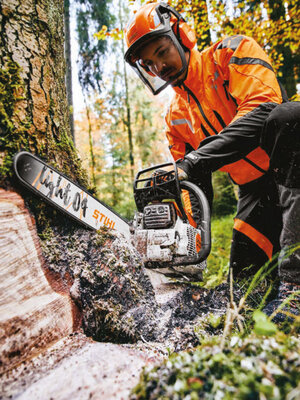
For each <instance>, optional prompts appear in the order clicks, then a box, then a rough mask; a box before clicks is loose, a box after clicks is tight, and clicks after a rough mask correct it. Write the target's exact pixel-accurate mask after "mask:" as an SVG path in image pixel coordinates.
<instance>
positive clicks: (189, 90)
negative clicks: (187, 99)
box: [183, 83, 219, 135]
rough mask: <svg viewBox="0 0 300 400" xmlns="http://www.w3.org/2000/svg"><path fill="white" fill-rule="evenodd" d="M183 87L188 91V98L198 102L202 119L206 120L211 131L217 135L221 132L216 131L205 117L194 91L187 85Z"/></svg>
mask: <svg viewBox="0 0 300 400" xmlns="http://www.w3.org/2000/svg"><path fill="white" fill-rule="evenodd" d="M183 87H184V89H185V90H186V92H187V94H188V96H191V97H192V98H193V99H194V101H195V102H196V104H197V106H198V108H199V110H200V113H201V115H202V117H203V118H204V121H205V122H206V123H207V125H208V126H209V127H210V128H211V130H212V131H213V132H214V133H215V134H216V135H217V134H218V133H219V132H218V131H217V130H216V128H215V127H214V126H213V125H212V124H211V123H210V121H209V120H208V118H207V116H206V115H205V113H204V111H203V108H202V106H201V104H200V101H199V100H198V99H197V97H196V95H195V94H194V92H192V90H191V89H190V88H188V87H187V86H186V84H185V83H183Z"/></svg>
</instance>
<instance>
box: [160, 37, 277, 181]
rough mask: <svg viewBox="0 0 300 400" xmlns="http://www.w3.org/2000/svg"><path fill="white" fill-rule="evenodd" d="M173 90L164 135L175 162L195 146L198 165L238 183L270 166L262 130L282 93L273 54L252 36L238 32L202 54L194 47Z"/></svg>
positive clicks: (190, 158) (194, 154)
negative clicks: (262, 143)
mask: <svg viewBox="0 0 300 400" xmlns="http://www.w3.org/2000/svg"><path fill="white" fill-rule="evenodd" d="M174 90H175V92H176V95H175V97H174V99H173V101H172V103H171V106H170V109H169V112H168V114H167V116H166V123H167V131H166V135H167V138H168V140H169V144H170V150H171V153H172V155H173V157H174V159H175V160H178V159H180V158H184V156H185V155H186V154H187V153H188V152H190V151H191V150H192V153H190V156H189V158H188V159H189V161H191V162H192V163H193V164H194V165H197V166H198V167H199V168H202V169H203V170H211V171H214V170H216V169H221V170H222V171H226V172H228V173H229V175H230V177H231V178H232V180H233V181H234V182H235V183H237V184H239V185H242V184H245V183H248V182H250V181H252V180H255V179H257V178H259V177H261V176H262V175H263V174H264V173H265V172H266V171H267V170H268V168H269V157H268V155H267V153H266V152H265V151H264V150H263V149H262V148H260V147H259V139H260V132H261V129H262V127H263V124H264V120H265V119H266V117H267V116H268V114H269V112H270V111H271V110H272V109H273V108H274V107H276V105H278V104H280V103H282V94H281V89H280V86H279V83H278V81H277V78H276V76H275V73H274V71H273V69H272V67H271V64H270V60H269V58H268V57H267V55H266V53H265V52H264V51H263V49H262V48H261V47H260V46H259V45H258V44H257V43H256V42H255V41H254V40H253V39H251V38H248V37H245V36H234V37H230V38H226V39H224V40H222V41H220V42H218V43H216V44H214V45H213V46H211V47H209V48H208V49H206V50H204V51H203V52H201V53H200V52H198V51H197V50H192V51H191V54H190V60H189V66H188V74H187V78H186V79H185V81H184V82H183V83H182V84H181V86H180V87H174ZM199 146H200V147H199ZM193 150H194V151H193Z"/></svg>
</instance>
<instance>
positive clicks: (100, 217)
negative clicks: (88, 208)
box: [93, 210, 115, 229]
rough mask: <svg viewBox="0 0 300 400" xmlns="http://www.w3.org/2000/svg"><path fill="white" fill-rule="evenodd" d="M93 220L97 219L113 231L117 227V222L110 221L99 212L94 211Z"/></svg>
mask: <svg viewBox="0 0 300 400" xmlns="http://www.w3.org/2000/svg"><path fill="white" fill-rule="evenodd" d="M93 218H95V219H96V220H99V222H102V224H103V225H105V226H108V227H109V228H111V229H114V227H115V222H114V221H112V220H110V219H109V218H108V217H106V216H105V215H104V214H103V213H102V212H100V211H99V210H95V211H94V214H93Z"/></svg>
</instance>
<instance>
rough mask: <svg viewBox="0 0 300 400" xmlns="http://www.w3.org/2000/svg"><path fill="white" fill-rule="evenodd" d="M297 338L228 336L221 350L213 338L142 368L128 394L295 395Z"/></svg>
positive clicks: (271, 399)
mask: <svg viewBox="0 0 300 400" xmlns="http://www.w3.org/2000/svg"><path fill="white" fill-rule="evenodd" d="M299 350H300V340H299V339H296V338H291V337H290V338H289V337H286V336H284V335H277V336H276V337H274V338H265V337H257V336H255V335H252V336H250V337H248V338H246V339H240V338H238V337H232V339H231V340H230V341H228V342H227V343H226V345H225V347H224V349H223V351H222V350H221V349H220V338H216V337H214V338H212V339H210V340H208V341H207V342H206V343H204V344H202V345H201V346H199V347H197V348H196V349H195V350H193V351H189V352H182V353H179V354H173V355H171V357H170V358H169V359H168V360H166V361H165V362H164V363H163V364H162V365H160V366H157V367H155V368H153V369H150V368H146V369H145V370H144V373H143V374H142V376H141V378H140V382H139V384H138V385H137V386H136V388H135V389H134V391H133V394H132V396H131V399H137V400H142V399H147V400H154V399H155V400H166V399H173V400H177V399H178V400H179V399H209V400H215V399H225V400H226V399H227V400H231V399H240V400H252V399H253V400H254V399H257V400H259V399H268V400H281V399H284V398H286V397H285V396H287V395H288V394H290V395H291V393H292V391H294V394H295V397H290V398H291V399H293V398H297V397H296V396H297V393H298V395H299V387H298V389H297V385H298V384H299V373H300V366H299V363H298V360H299Z"/></svg>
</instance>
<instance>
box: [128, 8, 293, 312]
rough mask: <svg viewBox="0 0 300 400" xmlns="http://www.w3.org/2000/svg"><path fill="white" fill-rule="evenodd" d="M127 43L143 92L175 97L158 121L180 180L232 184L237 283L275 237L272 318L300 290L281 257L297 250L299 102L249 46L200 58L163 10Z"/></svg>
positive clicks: (227, 47) (132, 26)
mask: <svg viewBox="0 0 300 400" xmlns="http://www.w3.org/2000/svg"><path fill="white" fill-rule="evenodd" d="M125 37H126V40H127V45H128V50H127V52H126V54H125V59H126V61H127V62H128V63H129V64H130V65H131V66H132V68H133V69H134V70H135V72H137V74H138V75H139V76H140V78H141V79H142V80H143V82H144V83H145V84H146V85H147V86H148V88H150V90H151V91H152V92H153V93H154V94H157V93H159V92H160V91H161V90H163V89H164V88H165V87H167V86H168V85H171V86H172V87H173V89H174V91H175V97H174V100H173V101H172V104H171V107H170V110H169V113H168V115H167V118H166V121H167V125H168V129H167V137H168V139H169V143H170V147H171V152H172V155H173V157H174V159H175V160H176V161H177V165H178V169H179V172H180V173H179V175H180V178H181V179H187V178H188V179H194V180H195V179H197V177H198V178H199V176H201V175H203V174H209V173H211V172H212V171H215V170H217V169H222V170H223V171H226V172H228V174H229V176H230V177H231V179H232V181H233V182H234V183H236V184H237V185H239V203H238V212H237V217H236V219H235V224H234V232H233V244H232V249H231V258H230V266H231V267H232V268H233V271H234V273H235V275H238V274H239V273H240V272H241V270H242V268H243V267H247V266H253V265H254V266H256V267H260V266H261V265H262V264H263V263H264V262H265V261H266V260H267V259H271V258H272V256H273V255H274V254H275V253H276V251H277V249H278V241H279V236H280V245H281V253H280V255H281V262H280V266H279V275H280V280H281V285H280V287H279V293H278V298H277V299H276V300H274V301H273V302H272V304H269V305H268V306H267V308H266V309H265V311H266V312H267V313H268V314H271V313H272V311H273V310H274V308H276V307H277V306H278V305H280V304H281V303H282V301H283V300H285V299H286V298H287V297H288V295H289V293H290V292H296V291H297V290H299V289H300V250H297V251H295V252H293V254H291V255H287V250H288V249H289V248H290V246H291V245H296V244H297V243H300V232H299V231H300V229H299V227H300V210H299V207H300V173H299V165H300V103H298V102H294V103H289V102H287V99H286V98H285V95H284V93H283V91H282V90H281V87H280V85H279V83H278V81H277V78H276V76H275V74H274V71H273V68H272V66H271V64H270V60H269V58H268V56H267V55H266V53H265V52H264V51H263V50H262V48H261V47H260V46H259V45H258V44H257V43H256V42H255V41H254V40H253V39H251V38H248V37H245V36H242V35H238V36H234V37H230V38H226V39H224V40H221V41H219V42H217V43H216V44H214V45H213V46H211V47H209V48H208V49H206V50H204V51H203V52H201V53H200V52H198V51H197V50H196V49H195V48H194V47H195V44H196V37H195V33H194V31H193V30H192V29H191V28H190V27H189V26H188V24H187V23H186V22H185V21H184V19H183V18H182V16H181V15H180V14H179V13H177V11H176V10H174V9H173V8H171V7H170V6H168V5H167V4H164V3H150V4H147V5H145V6H143V7H141V8H140V10H138V12H137V13H136V14H135V15H134V17H133V18H132V19H131V21H130V22H129V24H128V26H127V28H126V30H125ZM181 122H186V123H181ZM278 203H279V204H280V206H281V208H279V206H278ZM281 224H283V225H281ZM292 311H293V312H294V313H297V312H298V311H297V305H296V307H294V308H293V310H292ZM277 318H278V319H280V318H282V319H284V315H283V314H278V317H277Z"/></svg>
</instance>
